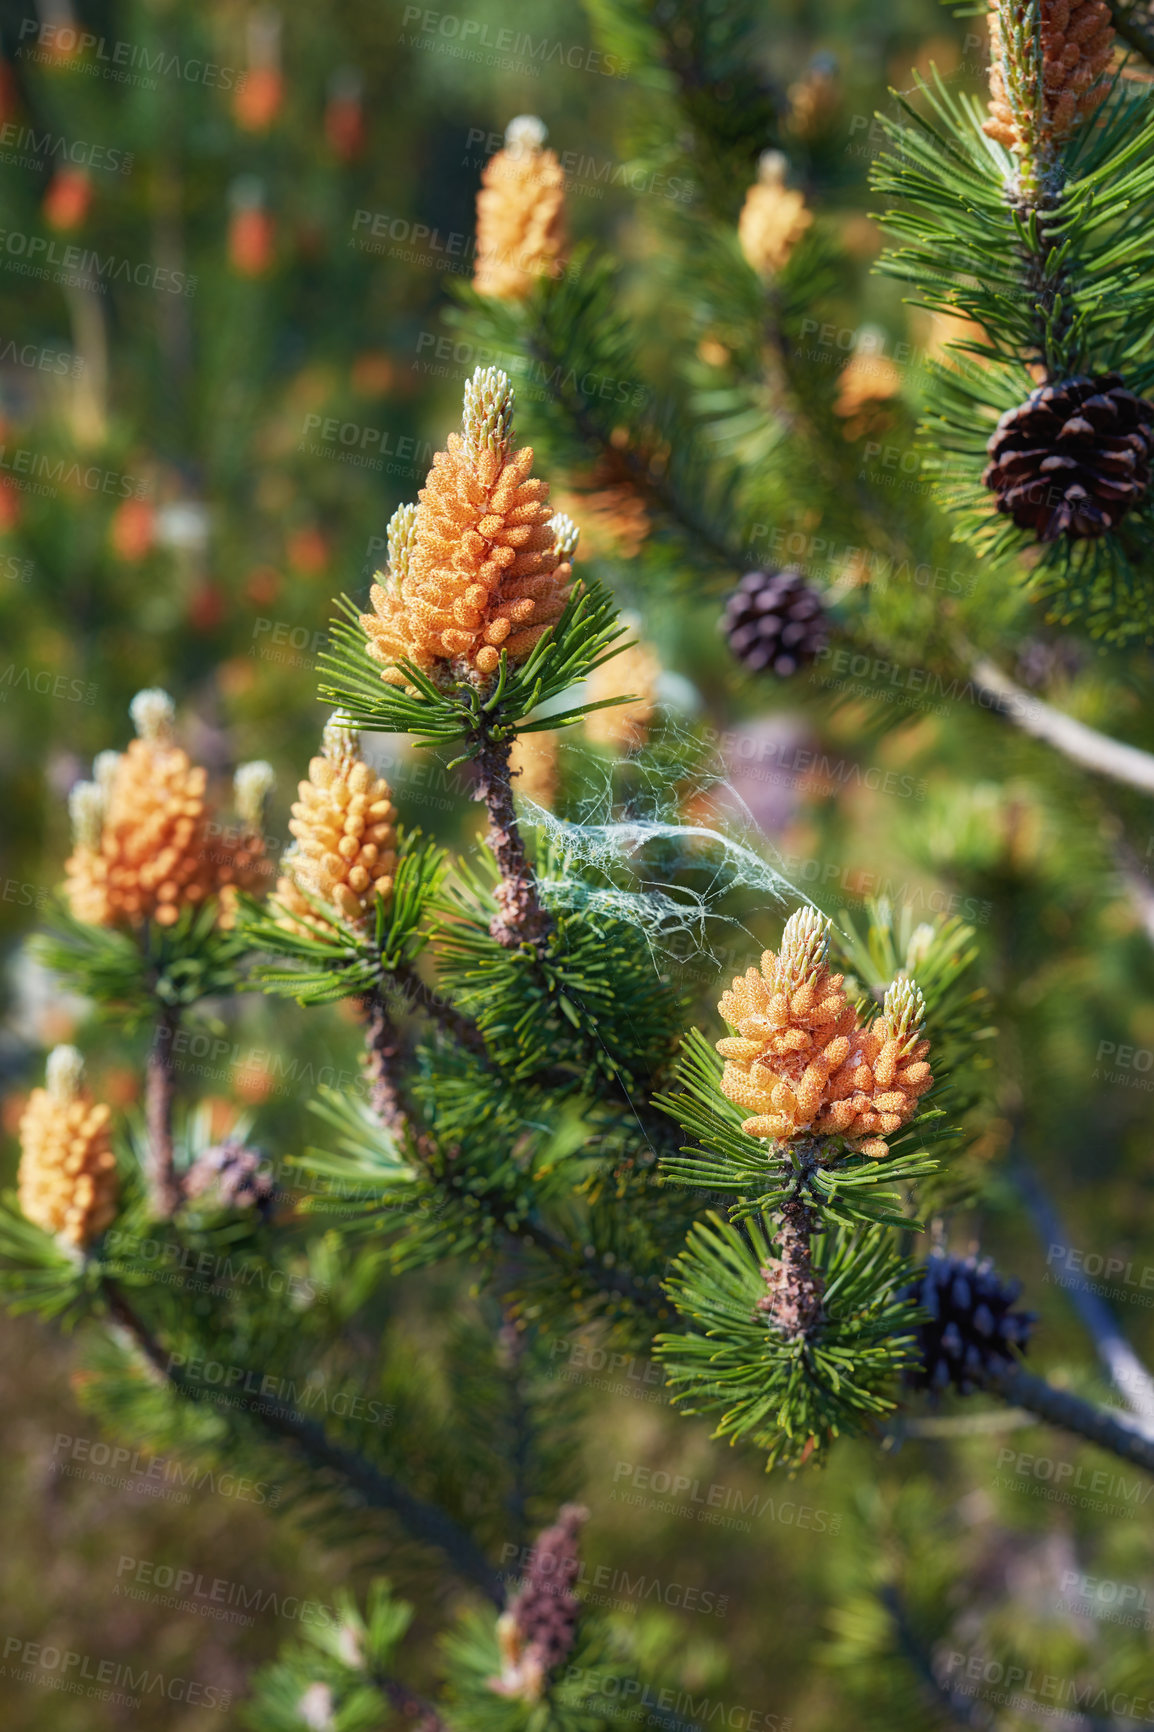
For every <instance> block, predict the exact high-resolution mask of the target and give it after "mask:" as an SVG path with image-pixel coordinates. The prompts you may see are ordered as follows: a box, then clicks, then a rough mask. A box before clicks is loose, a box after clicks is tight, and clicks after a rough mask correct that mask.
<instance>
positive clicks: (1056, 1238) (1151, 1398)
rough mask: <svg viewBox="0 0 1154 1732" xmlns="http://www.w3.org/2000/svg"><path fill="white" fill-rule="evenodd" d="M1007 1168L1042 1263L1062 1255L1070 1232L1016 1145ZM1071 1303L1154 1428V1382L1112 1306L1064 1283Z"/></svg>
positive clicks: (1132, 1403)
mask: <svg viewBox="0 0 1154 1732" xmlns="http://www.w3.org/2000/svg"><path fill="white" fill-rule="evenodd" d="M1011 1172H1012V1175H1013V1177H1014V1180H1015V1182H1016V1183H1017V1186H1018V1189H1019V1191H1021V1193H1022V1196H1023V1197H1024V1199H1025V1202H1026V1207H1027V1209H1028V1210H1029V1212H1030V1215H1031V1216H1032V1217H1033V1221H1034V1225H1035V1226H1036V1227H1037V1229H1038V1236H1039V1238H1040V1239H1041V1240H1042V1241H1043V1243H1044V1244H1045V1246H1046V1263H1047V1265H1049V1263H1050V1259H1051V1256H1052V1255H1053V1254H1054V1253H1058V1254H1059V1255H1061V1256H1065V1253H1066V1252H1067V1250H1068V1249H1069V1244H1070V1240H1069V1235H1068V1234H1067V1233H1066V1231H1065V1228H1064V1227H1063V1225H1062V1221H1061V1218H1060V1216H1059V1214H1058V1211H1057V1209H1056V1208H1055V1207H1054V1204H1053V1201H1052V1200H1051V1198H1050V1196H1049V1193H1048V1192H1047V1190H1046V1188H1045V1186H1044V1185H1043V1184H1042V1181H1041V1179H1040V1178H1039V1177H1038V1174H1037V1173H1036V1172H1035V1171H1034V1169H1033V1167H1031V1166H1030V1164H1029V1163H1028V1161H1027V1160H1026V1158H1025V1156H1024V1155H1023V1154H1022V1152H1021V1150H1020V1149H1016V1150H1015V1151H1014V1154H1013V1156H1012V1160H1011ZM1062 1291H1063V1292H1064V1293H1068V1294H1069V1297H1070V1302H1071V1304H1072V1305H1073V1307H1074V1309H1075V1311H1076V1312H1077V1313H1078V1316H1079V1317H1080V1318H1081V1320H1082V1322H1083V1324H1084V1325H1085V1327H1086V1329H1087V1331H1088V1332H1089V1334H1090V1336H1091V1338H1092V1339H1093V1342H1094V1346H1095V1348H1096V1349H1097V1353H1098V1357H1099V1359H1100V1360H1101V1361H1102V1363H1103V1365H1104V1366H1105V1367H1106V1370H1107V1371H1108V1372H1109V1374H1110V1379H1111V1381H1112V1383H1113V1384H1114V1387H1115V1388H1116V1389H1117V1391H1118V1393H1119V1394H1120V1395H1121V1396H1122V1398H1123V1400H1124V1401H1125V1402H1126V1403H1127V1405H1128V1406H1129V1407H1130V1409H1131V1411H1132V1412H1134V1413H1135V1414H1137V1416H1138V1418H1139V1419H1140V1420H1141V1421H1142V1423H1143V1425H1145V1426H1148V1427H1150V1428H1151V1429H1154V1382H1152V1381H1151V1377H1150V1373H1149V1372H1148V1371H1147V1370H1146V1367H1145V1366H1144V1365H1143V1363H1142V1361H1141V1360H1140V1359H1139V1357H1138V1355H1137V1354H1136V1353H1135V1351H1134V1349H1133V1348H1132V1347H1131V1345H1130V1343H1129V1342H1128V1341H1127V1340H1126V1337H1125V1336H1124V1335H1123V1334H1122V1331H1121V1330H1120V1329H1119V1327H1118V1325H1117V1323H1116V1322H1115V1320H1114V1318H1113V1316H1112V1315H1111V1312H1110V1307H1109V1306H1108V1305H1107V1304H1106V1303H1105V1302H1104V1301H1103V1300H1102V1299H1100V1298H1099V1297H1098V1295H1097V1293H1095V1292H1094V1290H1093V1288H1091V1287H1090V1286H1088V1285H1086V1286H1080V1285H1075V1286H1070V1287H1065V1286H1063V1289H1062Z"/></svg>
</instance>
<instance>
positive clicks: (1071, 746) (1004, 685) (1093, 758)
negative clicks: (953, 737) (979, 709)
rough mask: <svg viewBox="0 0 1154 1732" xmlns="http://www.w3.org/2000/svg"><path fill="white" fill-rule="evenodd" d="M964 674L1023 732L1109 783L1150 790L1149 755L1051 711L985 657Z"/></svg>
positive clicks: (1153, 788) (1153, 779)
mask: <svg viewBox="0 0 1154 1732" xmlns="http://www.w3.org/2000/svg"><path fill="white" fill-rule="evenodd" d="M970 673H971V676H972V678H973V681H974V685H975V688H976V690H977V691H978V692H979V693H984V694H985V696H986V697H988V698H990V699H991V700H992V702H991V705H990V708H991V709H992V710H993V711H994V712H995V713H996V714H997V715H1000V716H1004V717H1005V719H1006V720H1007V721H1008V722H1011V723H1013V725H1014V726H1015V727H1016V728H1020V729H1021V730H1022V732H1023V733H1025V734H1029V735H1030V736H1031V737H1032V738H1033V739H1035V740H1043V741H1044V742H1045V743H1046V745H1048V746H1053V747H1054V749H1055V751H1058V752H1061V753H1062V755H1063V757H1066V758H1069V759H1070V761H1071V762H1072V763H1075V764H1079V765H1080V766H1081V767H1082V768H1083V769H1085V770H1090V771H1091V772H1092V773H1093V774H1094V775H1097V776H1109V777H1110V778H1111V779H1112V780H1113V781H1115V782H1125V783H1126V784H1127V785H1128V786H1129V787H1131V788H1140V789H1141V790H1142V792H1143V793H1144V794H1154V754H1151V753H1150V752H1144V751H1142V750H1141V749H1140V748H1139V747H1138V746H1128V745H1125V744H1124V743H1123V742H1122V741H1121V740H1112V739H1110V737H1109V735H1107V734H1100V733H1098V732H1097V730H1096V729H1094V728H1088V727H1087V726H1086V724H1085V723H1084V722H1079V721H1076V720H1075V719H1074V717H1073V716H1067V715H1065V714H1063V712H1062V711H1061V710H1056V709H1054V707H1053V705H1052V704H1047V703H1043V702H1042V700H1041V698H1035V697H1034V696H1032V694H1031V693H1029V692H1027V691H1025V690H1023V688H1022V687H1021V686H1019V685H1016V684H1015V682H1014V681H1013V680H1012V679H1011V678H1010V677H1009V675H1008V674H1004V673H1003V672H1002V670H1001V669H1000V668H999V667H996V666H995V664H994V663H993V662H992V661H990V660H989V659H988V657H986V656H978V657H976V658H974V659H973V660H972V661H971V662H970Z"/></svg>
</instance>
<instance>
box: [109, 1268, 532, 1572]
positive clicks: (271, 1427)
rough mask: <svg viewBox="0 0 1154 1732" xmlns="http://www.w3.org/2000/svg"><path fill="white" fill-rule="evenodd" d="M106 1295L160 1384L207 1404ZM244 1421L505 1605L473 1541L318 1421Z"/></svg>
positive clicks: (263, 1412) (112, 1292) (264, 1413)
mask: <svg viewBox="0 0 1154 1732" xmlns="http://www.w3.org/2000/svg"><path fill="white" fill-rule="evenodd" d="M104 1294H105V1298H106V1299H107V1302H108V1308H109V1311H110V1313H111V1315H112V1317H113V1318H114V1319H115V1321H116V1322H117V1323H119V1324H120V1326H121V1327H122V1328H123V1329H126V1330H127V1331H128V1333H129V1334H130V1335H131V1336H132V1339H133V1340H134V1341H135V1342H136V1345H137V1346H138V1347H139V1349H140V1351H141V1352H142V1353H143V1354H144V1356H145V1358H146V1359H147V1360H148V1362H149V1364H150V1365H151V1366H152V1367H153V1369H154V1370H155V1371H156V1372H158V1373H159V1375H160V1377H161V1378H162V1380H163V1381H164V1382H165V1383H167V1384H168V1386H169V1387H170V1388H171V1389H174V1390H175V1391H176V1392H177V1393H178V1394H179V1395H182V1396H184V1397H185V1399H186V1400H189V1401H205V1400H206V1399H209V1396H208V1395H207V1394H206V1392H205V1391H204V1390H203V1389H201V1388H200V1387H199V1386H198V1385H197V1384H195V1383H193V1382H191V1381H190V1380H188V1379H186V1378H184V1377H183V1376H182V1375H181V1372H180V1370H179V1368H177V1367H174V1366H173V1365H172V1364H171V1356H170V1355H169V1354H168V1353H166V1352H165V1350H164V1348H163V1347H162V1346H161V1344H160V1342H159V1341H157V1339H156V1337H155V1336H154V1335H153V1334H152V1332H151V1330H150V1329H149V1327H148V1325H147V1324H146V1323H145V1322H144V1321H143V1319H142V1318H141V1317H139V1316H138V1315H137V1313H136V1311H135V1310H134V1309H133V1307H132V1306H131V1305H130V1304H129V1302H128V1300H127V1299H126V1298H125V1296H124V1294H123V1293H122V1292H121V1290H120V1289H119V1288H118V1287H117V1286H115V1284H114V1283H113V1282H111V1281H105V1283H104ZM246 1411H247V1410H246ZM248 1416H249V1417H250V1418H251V1420H252V1422H253V1424H254V1425H256V1426H258V1427H259V1428H260V1429H262V1430H264V1431H267V1432H268V1433H269V1434H270V1435H271V1436H273V1437H275V1438H276V1439H277V1440H278V1441H280V1442H283V1443H288V1444H290V1445H292V1446H293V1447H294V1448H295V1449H297V1450H298V1451H299V1453H300V1454H301V1455H303V1456H304V1458H305V1459H306V1461H308V1463H309V1465H310V1466H311V1467H313V1468H314V1469H317V1470H319V1471H321V1472H327V1473H330V1474H332V1475H333V1476H334V1477H335V1478H336V1479H338V1480H340V1481H341V1482H342V1483H343V1484H344V1485H345V1486H347V1487H348V1488H349V1489H350V1490H352V1491H355V1492H356V1493H357V1494H358V1495H359V1496H360V1497H361V1498H363V1499H364V1502H365V1503H366V1505H368V1507H369V1508H370V1509H378V1510H387V1511H388V1512H389V1513H390V1514H391V1515H395V1516H396V1517H397V1518H398V1519H399V1520H400V1522H401V1525H402V1526H403V1527H404V1528H405V1529H406V1530H407V1532H408V1533H409V1534H410V1536H411V1537H412V1538H413V1539H415V1540H419V1541H420V1542H421V1543H422V1544H423V1545H427V1546H432V1547H434V1548H435V1549H436V1550H438V1551H440V1552H442V1553H443V1554H444V1556H445V1557H446V1558H447V1560H448V1562H449V1564H450V1565H451V1567H452V1568H453V1569H454V1570H455V1571H456V1572H457V1574H458V1575H460V1576H462V1577H463V1578H464V1579H465V1580H466V1581H470V1582H472V1583H473V1584H474V1586H475V1587H478V1588H480V1589H481V1591H482V1593H484V1594H485V1595H486V1597H487V1598H488V1599H489V1600H491V1601H492V1602H493V1604H494V1605H495V1606H503V1605H504V1603H505V1590H504V1587H503V1585H502V1583H501V1580H500V1577H499V1575H498V1573H497V1571H496V1570H495V1569H494V1568H493V1566H492V1565H491V1564H490V1562H489V1560H488V1558H487V1557H486V1556H485V1554H484V1552H483V1551H482V1550H481V1548H480V1546H478V1544H477V1542H476V1541H475V1540H474V1539H473V1537H472V1535H471V1534H469V1533H467V1532H466V1531H465V1529H464V1528H462V1527H459V1526H458V1524H457V1523H456V1522H455V1521H454V1520H453V1518H452V1516H450V1515H449V1514H448V1513H447V1512H446V1511H445V1510H442V1509H440V1508H438V1506H437V1505H436V1504H431V1503H427V1502H426V1501H425V1500H424V1499H423V1498H419V1497H416V1496H415V1495H414V1494H413V1493H412V1492H411V1491H409V1490H408V1488H407V1487H406V1486H403V1485H402V1484H401V1483H400V1481H399V1480H397V1479H394V1478H393V1476H392V1475H391V1474H388V1473H385V1472H384V1471H383V1470H382V1469H381V1468H378V1467H375V1466H374V1465H373V1463H372V1462H370V1461H366V1460H365V1458H364V1456H362V1455H359V1454H358V1453H357V1452H356V1451H355V1450H353V1449H349V1448H347V1447H346V1445H344V1444H340V1443H334V1442H333V1440H332V1439H331V1438H330V1437H329V1436H328V1435H327V1433H326V1432H325V1430H324V1427H323V1426H321V1425H318V1423H317V1422H316V1420H313V1419H306V1418H305V1417H304V1415H303V1414H300V1413H298V1412H297V1411H296V1409H295V1408H293V1407H290V1406H288V1405H287V1403H283V1402H271V1401H270V1402H262V1403H261V1404H260V1406H259V1408H255V1409H252V1410H251V1412H249V1415H248Z"/></svg>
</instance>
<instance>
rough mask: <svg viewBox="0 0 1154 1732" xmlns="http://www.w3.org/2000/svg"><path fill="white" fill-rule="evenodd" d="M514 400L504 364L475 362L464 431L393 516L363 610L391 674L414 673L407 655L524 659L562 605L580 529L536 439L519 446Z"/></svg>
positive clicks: (430, 666) (467, 667)
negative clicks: (554, 501)
mask: <svg viewBox="0 0 1154 1732" xmlns="http://www.w3.org/2000/svg"><path fill="white" fill-rule="evenodd" d="M513 401H514V397H513V387H512V386H511V385H510V383H509V380H508V378H507V377H506V375H505V374H504V373H501V372H499V371H498V370H497V369H496V368H492V367H489V368H481V367H478V368H477V370H476V372H475V373H474V374H473V377H472V379H471V380H470V381H469V383H468V384H467V385H466V387H465V407H464V418H463V432H462V433H461V434H456V433H451V434H450V435H449V448H448V450H447V451H438V453H437V455H436V456H435V457H434V459H433V467H432V469H431V470H430V471H429V475H428V479H427V481H426V483H425V486H424V487H423V488H422V489H421V495H420V498H421V503H420V505H419V506H417V507H414V506H402V507H401V508H400V509H399V511H397V513H396V514H395V515H394V517H393V520H392V522H391V523H390V525H389V575H388V580H387V582H386V583H384V584H379V583H377V584H374V585H373V589H372V603H373V610H374V611H373V612H372V613H371V614H362V615H361V626H362V628H363V629H364V631H365V633H366V635H367V636H368V640H369V644H368V649H369V654H370V655H371V656H372V657H373V659H374V660H375V661H379V662H382V663H384V665H385V671H384V673H383V675H382V676H381V677H382V678H383V679H384V680H385V681H386V682H387V683H388V684H389V685H395V686H403V685H405V683H406V681H405V676H404V673H403V672H402V671H401V670H400V669H399V668H398V667H397V665H396V664H397V663H398V662H400V661H402V660H408V661H410V662H412V663H413V664H414V666H416V667H418V668H420V669H421V670H422V672H428V673H432V674H434V675H435V676H437V675H440V676H443V675H449V676H450V677H456V678H462V677H464V678H470V677H471V678H474V679H475V678H477V677H478V676H480V677H487V676H488V675H490V674H492V673H494V672H495V670H496V668H497V666H498V663H499V661H500V657H501V652H502V650H503V651H504V652H505V653H506V655H507V656H508V658H509V661H510V662H511V663H512V664H513V665H514V666H515V665H516V664H517V663H518V662H522V661H524V660H525V658H526V657H527V656H528V655H529V654H530V652H531V651H532V649H533V647H534V645H535V644H536V643H537V640H538V639H539V638H540V636H541V634H542V632H544V631H545V630H546V629H547V628H548V627H549V626H551V625H554V624H555V623H556V622H557V620H558V619H560V617H561V614H562V613H563V611H564V608H565V603H566V602H567V601H568V599H569V579H570V575H571V572H572V566H571V564H570V558H571V555H572V553H573V551H574V549H575V547H576V545H577V530H576V526H575V525H574V524H573V523H572V522H571V521H570V520H569V519H568V518H567V517H554V516H552V515H551V514H550V511H549V506H548V498H549V488H548V486H547V484H546V483H545V482H544V481H537V480H534V479H533V478H532V474H531V471H532V467H533V451H532V447H531V446H528V445H526V446H524V447H523V448H522V449H521V450H520V451H514V450H513V448H512V422H513Z"/></svg>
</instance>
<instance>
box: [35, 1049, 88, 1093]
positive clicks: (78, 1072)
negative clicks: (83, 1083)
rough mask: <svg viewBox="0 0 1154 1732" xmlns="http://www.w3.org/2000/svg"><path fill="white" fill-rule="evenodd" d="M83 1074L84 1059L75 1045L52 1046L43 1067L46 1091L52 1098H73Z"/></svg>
mask: <svg viewBox="0 0 1154 1732" xmlns="http://www.w3.org/2000/svg"><path fill="white" fill-rule="evenodd" d="M83 1075H84V1059H83V1057H82V1055H81V1053H80V1052H79V1051H78V1049H77V1048H76V1047H74V1046H54V1047H53V1049H52V1051H51V1052H50V1053H49V1054H48V1062H47V1064H46V1065H45V1067H44V1077H45V1081H46V1083H47V1085H48V1093H49V1094H50V1095H51V1096H52V1097H53V1099H54V1100H58V1101H71V1100H75V1099H76V1095H77V1092H78V1090H79V1088H80V1079H81V1077H82V1076H83Z"/></svg>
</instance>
